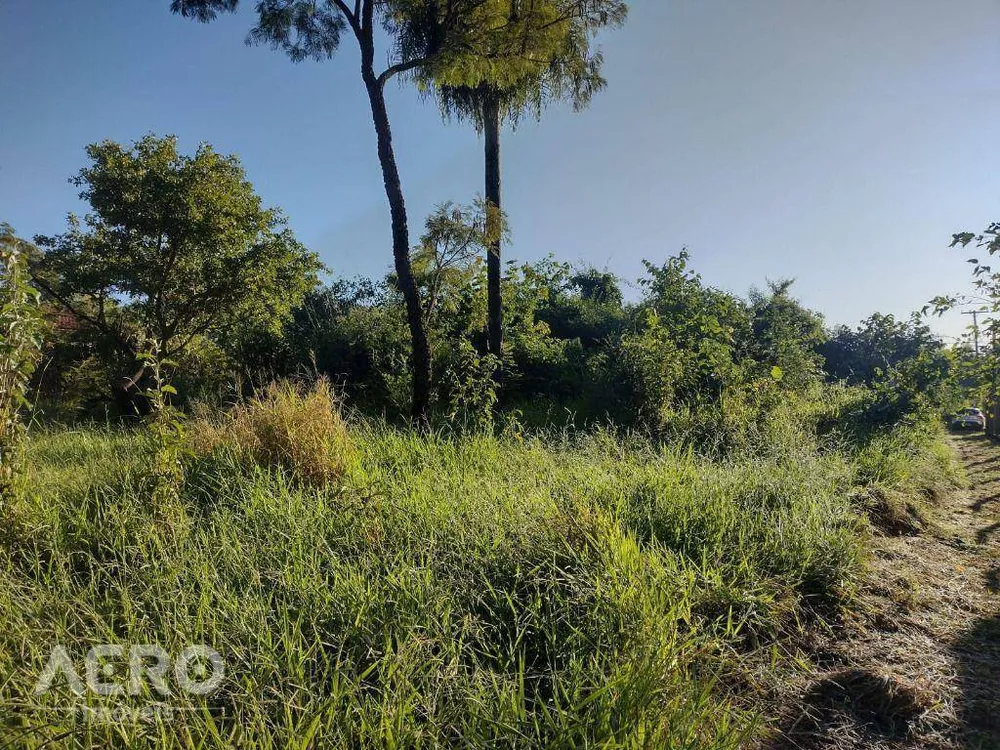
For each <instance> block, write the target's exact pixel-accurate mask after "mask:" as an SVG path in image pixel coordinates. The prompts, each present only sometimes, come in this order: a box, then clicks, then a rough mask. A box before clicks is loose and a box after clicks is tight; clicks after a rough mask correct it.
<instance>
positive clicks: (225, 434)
mask: <svg viewBox="0 0 1000 750" xmlns="http://www.w3.org/2000/svg"><path fill="white" fill-rule="evenodd" d="M192 439H193V442H194V447H195V450H196V451H199V452H201V453H205V452H212V451H215V450H217V449H219V448H224V449H229V450H232V451H234V452H235V453H237V454H238V455H240V456H242V457H245V458H247V459H249V460H251V461H252V462H254V463H256V464H258V465H261V466H269V467H275V468H280V469H283V470H286V471H288V472H289V473H290V474H292V475H293V476H294V477H295V478H297V479H299V480H301V481H304V482H307V483H310V484H317V485H322V484H325V483H328V482H333V481H336V480H338V479H340V478H342V477H343V476H344V475H345V474H346V473H347V472H348V471H349V470H350V467H351V465H352V463H353V461H354V457H355V450H354V445H353V443H352V441H351V436H350V434H349V432H348V429H347V424H346V422H345V421H344V419H343V417H342V416H341V410H340V402H339V401H338V400H337V398H336V396H335V395H334V393H333V389H332V387H331V386H330V383H329V382H328V381H327V380H322V379H321V380H319V381H317V382H316V383H315V384H314V385H313V386H312V387H310V388H306V387H304V386H302V385H299V384H295V383H293V382H291V381H279V382H277V383H272V384H271V385H269V386H268V387H267V388H266V389H265V390H264V392H263V393H261V394H260V395H258V396H256V397H254V398H252V399H250V400H248V401H246V402H243V403H241V404H239V405H237V406H236V407H234V408H233V409H232V411H230V412H229V413H228V414H226V415H225V416H224V417H223V418H222V420H221V421H215V422H213V421H211V420H205V419H203V420H200V421H199V422H197V423H196V424H195V425H194V427H193V428H192Z"/></svg>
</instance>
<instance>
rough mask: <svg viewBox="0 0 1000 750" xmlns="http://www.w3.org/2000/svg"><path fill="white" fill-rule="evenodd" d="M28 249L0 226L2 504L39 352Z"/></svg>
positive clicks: (15, 466) (11, 483)
mask: <svg viewBox="0 0 1000 750" xmlns="http://www.w3.org/2000/svg"><path fill="white" fill-rule="evenodd" d="M30 247H31V246H30V245H28V244H27V243H26V242H24V241H22V240H20V239H18V238H17V237H16V236H15V235H14V231H13V229H11V227H10V226H9V225H7V224H0V503H2V502H5V501H6V500H8V499H9V498H10V497H11V496H12V493H13V492H14V489H15V486H16V482H17V478H18V475H19V473H20V470H21V464H22V462H23V450H24V446H23V441H24V431H25V428H24V424H23V422H22V420H21V414H22V411H23V410H24V409H25V408H27V407H28V406H30V404H29V402H28V384H29V381H30V380H31V376H32V373H34V370H35V366H36V365H37V364H38V360H39V357H40V352H41V325H42V318H41V311H40V297H39V293H38V290H37V289H35V288H34V287H33V286H32V285H31V283H30V277H29V273H28V251H29V249H30Z"/></svg>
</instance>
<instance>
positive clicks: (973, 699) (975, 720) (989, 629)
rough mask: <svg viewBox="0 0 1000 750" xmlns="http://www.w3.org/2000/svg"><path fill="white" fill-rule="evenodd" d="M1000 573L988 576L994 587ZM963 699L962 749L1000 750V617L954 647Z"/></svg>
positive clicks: (978, 625) (960, 712)
mask: <svg viewBox="0 0 1000 750" xmlns="http://www.w3.org/2000/svg"><path fill="white" fill-rule="evenodd" d="M998 574H1000V570H998V569H994V570H992V571H991V572H990V573H989V574H988V576H987V577H988V578H990V577H993V579H994V585H995V583H996V580H995V579H996V576H997V575H998ZM952 648H953V652H954V656H955V662H956V666H957V668H958V685H959V689H960V691H961V698H960V702H959V706H958V711H957V714H958V720H959V730H960V737H961V741H962V745H961V746H962V747H964V748H967V749H968V750H995V749H997V748H1000V616H994V617H989V618H985V619H982V620H979V621H978V622H977V623H976V624H975V625H974V626H973V627H972V629H971V630H968V631H967V632H966V633H965V634H964V635H962V637H961V638H959V639H958V640H957V641H956V642H955V645H954V646H953V647H952Z"/></svg>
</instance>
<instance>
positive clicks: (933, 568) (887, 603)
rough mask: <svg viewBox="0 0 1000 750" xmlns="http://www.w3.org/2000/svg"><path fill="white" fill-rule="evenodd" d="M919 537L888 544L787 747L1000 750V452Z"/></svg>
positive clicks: (975, 451)
mask: <svg viewBox="0 0 1000 750" xmlns="http://www.w3.org/2000/svg"><path fill="white" fill-rule="evenodd" d="M952 441H953V444H954V446H955V449H956V451H957V452H958V454H959V456H960V458H961V460H962V462H963V463H964V464H965V467H966V471H967V473H968V476H969V480H970V488H969V489H968V490H966V491H962V492H956V493H953V494H952V495H951V496H950V497H948V498H945V499H944V500H942V501H940V502H938V503H937V504H936V505H935V506H934V507H932V508H931V510H930V511H929V516H930V518H929V523H928V528H927V529H925V530H924V531H923V532H922V533H921V534H920V535H914V536H898V537H877V539H876V541H875V545H876V546H875V550H874V558H875V559H874V562H873V566H872V567H873V570H872V576H871V581H870V583H869V585H868V590H867V591H866V593H865V595H864V596H863V598H862V602H863V606H862V611H861V613H860V614H858V615H857V616H855V617H852V618H851V619H850V620H849V621H848V622H847V623H845V624H844V627H843V631H842V632H839V633H838V634H837V637H836V638H834V639H831V642H830V644H829V649H828V652H827V653H823V652H821V653H820V655H819V657H818V659H816V658H815V657H814V660H817V661H818V662H819V668H820V670H821V673H820V674H818V675H815V676H814V678H813V679H812V680H811V681H810V682H809V684H807V685H805V686H804V687H803V690H802V691H801V693H800V700H799V702H798V705H797V708H796V710H795V711H794V715H793V716H792V717H791V718H790V721H789V722H788V723H787V724H786V726H784V727H782V733H781V738H780V741H779V744H778V746H779V747H788V748H869V749H872V750H874V749H875V748H937V749H939V750H945V749H947V750H956V749H958V748H961V749H962V750H988V749H992V748H996V749H997V750H1000V445H997V444H995V443H993V442H991V441H990V440H988V439H987V438H985V437H983V436H982V435H963V436H956V437H954V438H953V439H952Z"/></svg>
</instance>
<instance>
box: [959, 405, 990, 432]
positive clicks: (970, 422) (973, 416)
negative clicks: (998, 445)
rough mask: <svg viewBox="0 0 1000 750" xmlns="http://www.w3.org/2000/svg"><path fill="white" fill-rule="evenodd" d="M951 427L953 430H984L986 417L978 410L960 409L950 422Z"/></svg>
mask: <svg viewBox="0 0 1000 750" xmlns="http://www.w3.org/2000/svg"><path fill="white" fill-rule="evenodd" d="M951 427H952V429H954V430H985V429H986V415H984V414H983V412H982V411H980V410H979V409H973V408H971V407H970V408H968V409H962V411H960V412H959V413H958V414H956V415H955V416H954V418H953V419H952V420H951Z"/></svg>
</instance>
